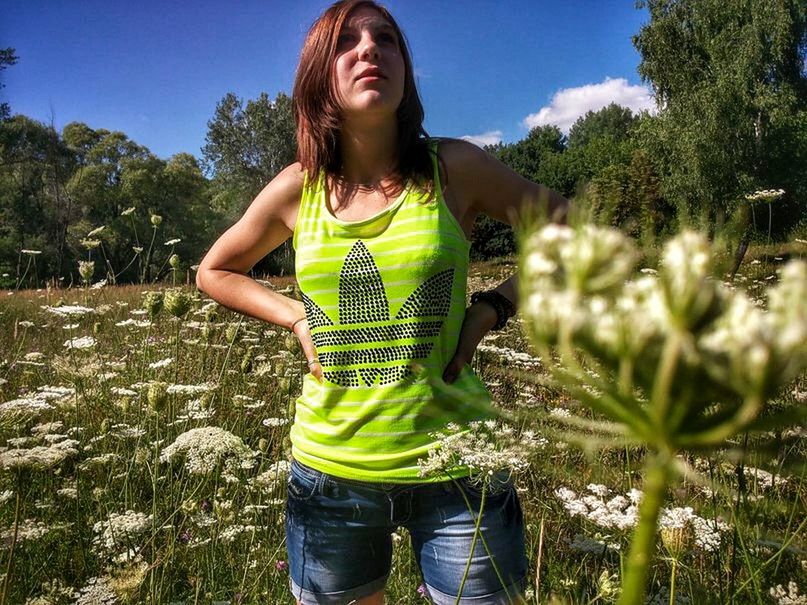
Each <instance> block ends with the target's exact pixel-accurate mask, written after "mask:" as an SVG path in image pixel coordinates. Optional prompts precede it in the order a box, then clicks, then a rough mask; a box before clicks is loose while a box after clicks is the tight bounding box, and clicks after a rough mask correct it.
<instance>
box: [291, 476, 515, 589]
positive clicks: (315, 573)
mask: <svg viewBox="0 0 807 605" xmlns="http://www.w3.org/2000/svg"><path fill="white" fill-rule="evenodd" d="M466 498H467V502H466ZM481 500H482V493H481V488H480V486H479V485H477V484H476V483H475V482H471V481H470V480H468V479H458V480H457V481H456V482H454V481H445V482H438V483H419V484H400V483H398V484H396V483H369V482H364V481H355V480H352V479H342V478H339V477H334V476H332V475H328V474H325V473H321V472H319V471H317V470H314V469H312V468H309V467H307V466H304V465H302V464H300V463H299V462H297V461H294V462H292V465H291V471H290V473H289V479H288V500H287V504H286V546H287V548H288V555H289V572H290V575H291V590H292V594H293V595H294V597H295V598H296V599H297V600H298V601H300V602H301V603H302V604H303V605H314V604H315V603H316V604H321V603H326V604H329V605H347V604H349V603H351V602H352V601H353V600H355V599H360V598H362V597H366V596H369V595H371V594H373V593H375V592H377V591H379V590H381V589H382V588H384V584H385V583H386V580H387V576H388V575H389V573H390V567H391V564H392V532H393V531H395V530H396V529H397V528H398V527H405V528H406V529H407V530H408V531H409V534H410V536H411V539H412V549H413V551H414V553H415V558H416V560H417V563H418V566H419V567H420V571H421V573H422V575H423V583H424V585H425V588H426V591H427V593H428V596H429V597H430V598H431V601H432V603H435V604H437V605H444V604H445V605H448V604H451V605H454V604H455V603H460V604H461V605H499V604H502V605H504V604H509V603H518V602H519V595H521V594H522V592H523V589H524V586H525V582H526V573H527V558H526V554H525V546H524V520H523V516H522V512H521V505H520V504H519V501H518V496H517V494H516V491H515V489H514V487H513V484H512V481H511V480H510V478H509V476H508V475H506V474H505V475H502V474H499V475H496V476H494V477H493V478H492V479H491V481H490V483H489V485H488V487H487V488H486V491H485V504H484V509H483V514H482V520H481V522H480V523H479V532H478V534H477V539H476V540H474V535H475V533H477V532H476V531H475V526H476V519H477V512H478V511H479V507H480V503H481ZM469 505H470V506H469ZM469 508H471V509H473V513H471V512H470V511H469ZM482 538H484V544H483V540H482ZM472 544H473V545H474V548H473V557H471V563H470V567H468V573H467V577H466V578H465V582H464V584H463V583H462V578H463V575H464V574H465V571H466V567H467V566H468V559H469V553H470V552H471V546H472ZM461 584H462V594H461V598H460V599H459V600H457V595H458V594H460V585H461ZM412 590H413V593H414V591H415V588H414V587H413V589H412Z"/></svg>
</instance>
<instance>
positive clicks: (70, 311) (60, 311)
mask: <svg viewBox="0 0 807 605" xmlns="http://www.w3.org/2000/svg"><path fill="white" fill-rule="evenodd" d="M42 308H43V309H44V310H45V311H47V312H48V313H53V314H54V315H58V316H60V317H80V316H82V315H88V314H90V313H94V312H95V311H94V310H93V309H91V308H90V307H82V306H81V305H62V306H60V307H42Z"/></svg>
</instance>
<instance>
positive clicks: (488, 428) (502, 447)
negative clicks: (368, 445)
mask: <svg viewBox="0 0 807 605" xmlns="http://www.w3.org/2000/svg"><path fill="white" fill-rule="evenodd" d="M432 436H433V437H434V438H435V439H437V440H438V445H437V446H435V447H434V448H432V449H430V450H429V452H428V457H427V458H421V459H420V460H418V466H419V467H420V475H421V476H422V477H425V476H430V475H444V474H446V473H448V474H451V472H452V471H454V470H456V469H458V468H461V467H468V468H469V469H470V470H471V473H472V475H474V476H478V477H482V478H484V477H490V476H492V475H493V474H495V473H496V472H498V471H510V472H516V473H518V472H521V471H524V470H525V469H526V468H528V466H529V462H528V458H529V457H530V456H531V455H532V454H534V453H535V452H536V451H538V450H540V449H542V448H543V447H544V446H545V445H546V444H547V441H546V440H545V439H543V438H541V437H537V436H536V435H534V434H532V435H531V436H532V438H531V439H525V438H524V435H521V436H516V434H515V433H514V431H513V429H512V427H510V426H508V425H505V424H503V423H499V422H496V421H489V422H481V421H474V422H470V423H468V425H467V426H466V427H460V426H458V425H455V424H453V423H452V424H449V425H448V426H447V427H446V431H445V432H443V431H438V432H435V433H433V434H432Z"/></svg>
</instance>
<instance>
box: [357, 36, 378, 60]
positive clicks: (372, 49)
mask: <svg viewBox="0 0 807 605" xmlns="http://www.w3.org/2000/svg"><path fill="white" fill-rule="evenodd" d="M359 59H360V60H362V61H366V60H367V59H378V45H377V44H376V43H375V40H374V39H373V36H372V35H370V34H369V33H365V34H364V35H362V37H361V45H360V47H359Z"/></svg>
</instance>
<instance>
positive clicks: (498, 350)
mask: <svg viewBox="0 0 807 605" xmlns="http://www.w3.org/2000/svg"><path fill="white" fill-rule="evenodd" d="M477 350H478V351H484V352H487V353H492V354H494V355H496V356H497V357H499V358H500V359H503V360H506V362H507V364H508V365H511V364H512V365H514V366H516V367H522V368H525V369H535V368H537V367H540V365H541V360H540V359H538V358H537V357H533V356H532V355H530V354H529V353H525V352H523V351H516V350H514V349H509V348H507V347H497V346H494V345H488V344H480V345H479V346H478V347H477Z"/></svg>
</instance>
